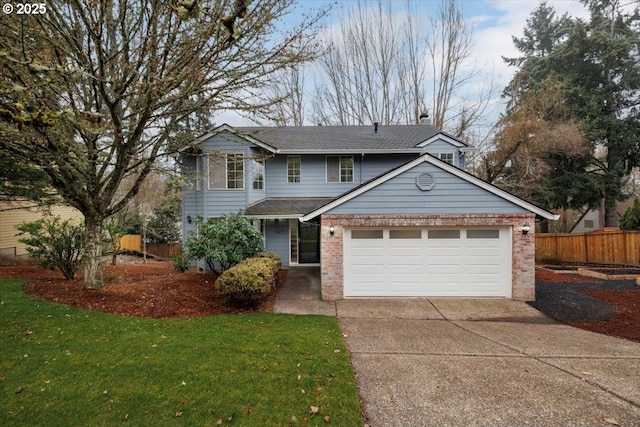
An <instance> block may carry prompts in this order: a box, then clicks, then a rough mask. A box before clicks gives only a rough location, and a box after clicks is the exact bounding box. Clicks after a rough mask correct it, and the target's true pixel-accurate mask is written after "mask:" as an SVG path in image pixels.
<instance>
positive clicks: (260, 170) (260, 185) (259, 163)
mask: <svg viewBox="0 0 640 427" xmlns="http://www.w3.org/2000/svg"><path fill="white" fill-rule="evenodd" d="M251 169H252V172H253V178H252V182H253V189H254V190H264V159H254V160H252V161H251Z"/></svg>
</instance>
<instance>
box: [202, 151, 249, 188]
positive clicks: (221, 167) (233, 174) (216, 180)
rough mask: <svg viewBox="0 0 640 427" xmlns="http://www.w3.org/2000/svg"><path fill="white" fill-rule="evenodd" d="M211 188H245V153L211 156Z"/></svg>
mask: <svg viewBox="0 0 640 427" xmlns="http://www.w3.org/2000/svg"><path fill="white" fill-rule="evenodd" d="M209 189H210V190H232V189H233V190H242V189H244V155H243V154H241V153H227V154H222V155H216V156H211V157H209Z"/></svg>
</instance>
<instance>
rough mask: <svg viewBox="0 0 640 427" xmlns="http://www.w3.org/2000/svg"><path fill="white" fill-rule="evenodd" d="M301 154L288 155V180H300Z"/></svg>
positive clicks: (294, 181) (292, 181)
mask: <svg viewBox="0 0 640 427" xmlns="http://www.w3.org/2000/svg"><path fill="white" fill-rule="evenodd" d="M300 164H301V161H300V156H287V182H290V183H296V182H300Z"/></svg>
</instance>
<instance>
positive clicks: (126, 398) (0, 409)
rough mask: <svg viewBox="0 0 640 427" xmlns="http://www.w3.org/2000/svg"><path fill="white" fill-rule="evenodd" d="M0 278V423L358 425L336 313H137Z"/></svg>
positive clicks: (357, 407) (353, 388) (351, 376)
mask: <svg viewBox="0 0 640 427" xmlns="http://www.w3.org/2000/svg"><path fill="white" fill-rule="evenodd" d="M23 283H24V281H23V280H7V279H4V280H0V390H1V393H2V395H1V396H0V425H3V426H12V425H15V426H24V425H31V426H35V425H48V426H57V425H60V426H61V425H65V426H75V425H82V426H85V425H91V426H104V425H117V424H125V425H139V426H150V425H162V426H170V425H184V426H216V425H223V426H224V425H242V426H252V425H256V426H267V425H269V426H297V425H326V424H329V425H331V424H332V425H340V426H356V425H362V424H363V419H362V414H361V411H360V405H359V401H358V396H357V390H356V384H355V378H354V373H353V370H352V368H351V364H350V362H349V357H348V355H347V351H346V348H345V346H344V343H343V341H342V338H341V335H340V330H339V327H338V322H337V319H335V318H332V317H324V316H292V315H283V314H270V313H259V314H247V315H218V316H213V317H201V318H186V319H163V320H158V319H145V318H136V317H124V316H118V315H112V314H106V313H99V312H93V311H87V310H81V309H75V308H71V307H67V306H64V305H59V304H54V303H49V302H45V301H41V300H38V299H35V298H32V297H30V296H27V295H25V294H23V293H22V291H21V289H20V287H21V285H22V284H23Z"/></svg>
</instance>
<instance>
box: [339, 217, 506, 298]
mask: <svg viewBox="0 0 640 427" xmlns="http://www.w3.org/2000/svg"><path fill="white" fill-rule="evenodd" d="M343 243H344V249H343V251H344V297H412V296H413V297H506V298H510V297H511V228H509V227H491V228H486V227H481V228H480V227H470V228H460V227H457V228H442V227H438V228H347V229H345V232H344V234H343Z"/></svg>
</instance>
